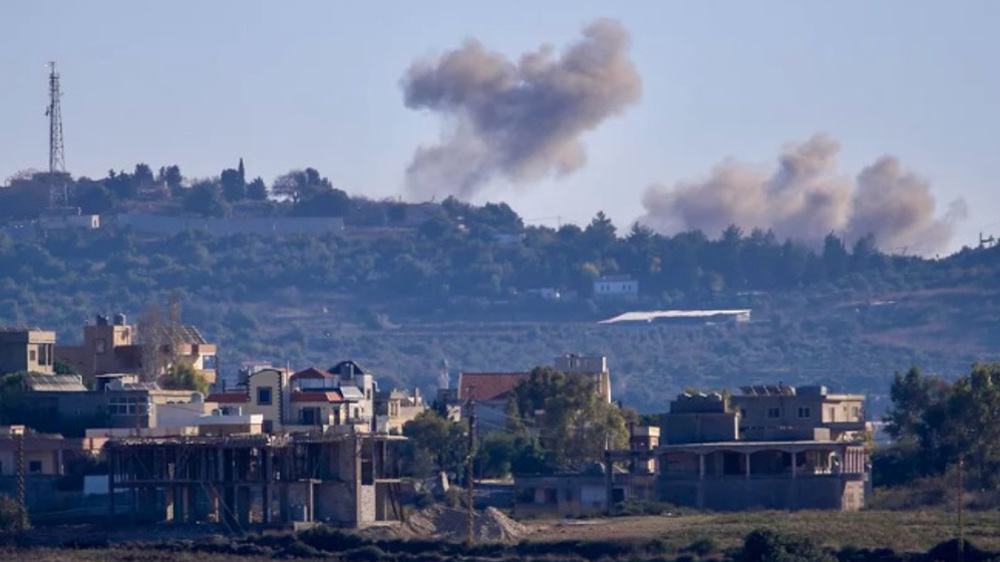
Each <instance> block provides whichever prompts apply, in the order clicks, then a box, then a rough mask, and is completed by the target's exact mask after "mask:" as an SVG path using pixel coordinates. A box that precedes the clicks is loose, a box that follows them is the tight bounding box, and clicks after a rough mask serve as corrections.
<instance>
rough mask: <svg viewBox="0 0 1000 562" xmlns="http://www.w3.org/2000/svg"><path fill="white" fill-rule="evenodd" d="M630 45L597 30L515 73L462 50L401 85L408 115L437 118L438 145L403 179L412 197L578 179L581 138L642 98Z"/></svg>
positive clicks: (419, 155)
mask: <svg viewBox="0 0 1000 562" xmlns="http://www.w3.org/2000/svg"><path fill="white" fill-rule="evenodd" d="M629 44H630V39H629V35H628V33H627V32H626V31H625V29H624V28H623V27H622V26H621V25H620V24H619V23H617V22H615V21H612V20H599V21H597V22H595V23H593V24H591V25H590V26H588V27H587V28H585V29H584V31H583V39H581V40H580V41H579V42H577V43H575V44H573V45H572V46H570V47H569V48H568V49H567V50H565V51H564V52H563V53H561V54H560V55H557V53H556V52H555V49H554V48H553V47H552V46H551V45H543V46H542V47H540V48H539V49H538V50H537V51H534V52H529V53H525V54H523V55H522V56H521V57H520V59H519V60H518V61H517V62H516V63H515V62H513V61H510V60H508V59H507V58H506V57H504V56H503V55H502V54H500V53H497V52H492V51H488V50H487V49H486V48H485V47H483V45H482V44H480V43H479V42H477V41H474V40H469V41H467V42H466V43H465V44H464V45H463V46H462V47H461V48H459V49H456V50H453V51H449V52H446V53H445V54H443V55H442V56H440V57H439V58H437V59H435V60H424V61H419V62H416V63H414V64H413V65H412V66H411V67H410V68H409V70H408V71H407V72H406V74H405V76H404V77H403V79H402V87H403V92H404V95H405V101H406V106H407V107H408V108H410V109H426V110H429V111H432V112H435V113H438V114H440V115H442V116H443V117H444V120H445V127H444V129H445V130H444V131H443V134H442V139H441V141H440V143H439V144H436V145H433V146H421V147H419V148H418V149H417V151H416V153H415V154H414V157H413V161H412V162H411V163H410V165H409V167H408V168H407V170H406V182H407V188H408V189H409V190H410V191H411V192H412V193H414V194H416V195H420V196H429V195H434V194H454V195H458V196H459V197H463V198H468V197H470V196H471V195H473V194H475V193H476V192H477V191H478V190H479V189H481V188H482V187H483V186H484V185H485V184H486V183H487V182H489V181H490V180H491V179H493V178H494V177H502V178H504V179H507V180H510V181H513V182H521V183H523V182H531V181H537V180H539V179H542V178H545V177H548V176H550V175H553V174H554V175H555V176H556V177H561V176H565V175H567V174H570V173H572V172H574V171H576V170H578V169H579V168H580V167H581V166H583V164H584V163H585V162H586V160H587V154H586V151H585V150H584V147H583V144H582V143H581V140H580V137H581V136H582V135H583V134H584V133H586V132H587V131H590V130H592V129H594V128H596V127H597V126H598V125H600V124H601V122H603V121H604V120H605V119H607V118H609V117H611V116H614V115H617V114H619V113H621V112H623V111H624V110H625V109H626V108H627V107H629V106H630V105H633V104H635V103H636V102H638V101H639V99H640V98H641V96H642V80H641V79H640V77H639V74H638V72H636V69H635V66H634V65H633V64H632V62H631V61H630V60H629V58H628V50H629Z"/></svg>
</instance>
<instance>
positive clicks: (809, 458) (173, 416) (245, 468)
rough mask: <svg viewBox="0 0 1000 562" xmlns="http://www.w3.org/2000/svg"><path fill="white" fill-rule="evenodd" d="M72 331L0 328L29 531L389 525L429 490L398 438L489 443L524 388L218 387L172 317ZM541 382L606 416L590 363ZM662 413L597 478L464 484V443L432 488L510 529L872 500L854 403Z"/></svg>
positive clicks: (243, 380)
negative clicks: (182, 375)
mask: <svg viewBox="0 0 1000 562" xmlns="http://www.w3.org/2000/svg"><path fill="white" fill-rule="evenodd" d="M82 329H83V334H82V343H81V344H80V345H72V346H64V345H59V344H58V343H57V341H56V335H55V333H54V332H51V331H45V330H42V329H37V328H30V327H4V328H3V329H2V330H0V373H3V374H12V373H23V374H24V375H23V377H22V378H21V379H20V381H21V382H20V385H21V388H20V389H18V391H19V394H18V396H20V407H21V410H22V412H23V413H24V415H25V416H26V419H25V423H23V424H16V425H9V426H7V427H2V428H0V494H6V495H8V496H10V497H12V498H14V499H16V501H17V502H18V503H19V504H20V505H21V506H23V508H24V509H26V512H27V514H28V516H29V518H30V520H31V521H33V522H34V523H35V524H45V523H46V522H52V523H56V522H63V521H76V520H90V521H92V520H94V519H95V518H105V519H106V520H108V521H115V520H118V519H122V520H127V521H130V522H133V523H142V524H195V523H214V524H218V525H221V526H223V527H224V528H225V529H228V530H230V531H232V532H237V531H240V532H242V531H245V530H246V529H249V528H255V527H260V528H267V527H282V526H291V527H294V526H301V525H308V524H313V523H325V524H328V525H333V526H337V527H343V528H365V527H371V526H379V525H390V526H391V525H392V524H399V523H401V522H403V521H404V520H405V519H406V518H407V517H408V514H410V513H413V507H412V505H408V504H411V503H412V497H413V490H414V486H418V487H419V486H421V485H425V484H426V483H425V482H422V481H420V480H419V479H414V478H411V477H409V476H408V471H407V467H405V466H403V461H402V460H401V459H402V453H403V451H404V450H405V447H406V446H407V442H408V438H407V437H406V435H405V433H406V432H405V429H404V428H405V427H406V425H407V424H408V423H410V422H413V420H416V419H418V418H419V417H420V416H421V415H423V414H424V412H425V411H428V410H430V409H434V410H436V411H438V412H440V413H441V415H442V416H444V417H447V419H448V420H450V421H451V422H456V423H459V424H463V425H462V427H464V428H466V429H465V432H466V434H467V436H468V438H469V442H470V443H475V442H476V440H478V439H483V438H485V437H487V436H488V435H489V434H490V432H494V431H503V430H504V429H503V428H504V427H506V425H507V418H509V417H510V415H511V414H510V410H509V402H510V400H511V397H512V396H513V394H514V393H515V391H516V389H517V388H518V386H519V385H522V384H524V383H526V382H527V381H529V380H531V377H532V373H531V372H513V371H502V370H498V371H495V372H464V371H460V372H458V373H457V376H453V375H452V373H450V372H448V371H447V370H446V369H444V370H442V372H440V373H437V377H438V388H437V393H436V395H435V396H434V397H432V398H427V397H425V396H424V395H423V394H422V393H421V391H420V389H419V388H415V389H395V388H383V387H380V385H379V381H378V376H377V374H376V373H372V372H370V371H368V370H366V369H365V367H364V366H363V365H359V364H358V363H357V362H355V361H352V360H350V359H344V360H338V361H331V366H322V367H321V366H302V367H298V368H294V369H293V368H291V366H289V365H286V366H282V367H278V366H274V365H271V364H268V363H264V362H259V361H255V362H246V363H245V364H243V365H242V367H241V368H240V371H239V379H238V380H237V381H236V382H235V383H231V382H227V381H224V380H221V378H220V377H219V372H220V366H219V361H218V359H217V357H218V351H219V350H218V346H216V345H215V344H212V343H210V342H208V341H206V339H205V338H204V337H203V336H202V335H201V333H200V332H199V330H198V329H197V328H196V327H194V326H189V325H184V324H181V323H179V322H177V321H176V319H172V320H171V321H162V322H158V323H150V322H143V323H140V324H139V325H131V324H130V323H129V322H128V319H127V317H126V316H125V315H123V314H117V315H114V316H113V317H111V318H109V317H107V316H104V315H98V316H96V317H95V319H94V320H93V321H92V322H91V323H88V324H87V325H85V326H83V327H82ZM57 364H58V365H59V366H60V370H62V371H65V370H66V369H67V367H69V369H71V370H72V372H73V374H65V373H63V374H58V373H57V370H56V365H57ZM180 364H183V365H185V366H186V368H187V371H188V372H191V371H193V372H194V373H196V374H197V377H198V378H199V379H200V380H203V381H204V382H205V383H207V384H208V385H209V389H207V391H206V389H204V388H203V389H201V390H195V389H192V388H178V384H177V381H176V380H172V379H168V376H167V375H168V373H171V372H175V371H176V369H174V367H175V366H176V365H180ZM497 367H498V368H500V369H502V368H503V367H504V366H503V365H498V366H497ZM548 367H550V368H551V369H553V370H554V371H556V372H559V373H562V374H563V375H564V376H565V377H566V378H567V379H573V380H577V381H585V382H586V384H587V385H588V388H590V389H591V391H590V392H592V393H593V395H594V397H595V399H596V400H598V401H599V402H601V403H603V404H606V405H608V406H610V407H612V408H621V407H623V405H621V404H618V403H617V402H615V400H614V397H613V396H612V395H611V391H612V384H611V381H612V370H611V366H610V365H609V361H608V358H607V357H603V356H581V355H575V354H566V355H562V356H559V357H555V358H554V360H553V361H552V364H551V365H549V366H548ZM453 379H454V380H453ZM664 411H665V414H664V415H663V416H662V417H661V420H662V421H661V423H659V424H658V425H641V424H638V423H636V422H631V423H629V427H628V440H627V446H625V447H618V448H616V447H614V446H612V445H611V444H610V442H609V443H607V444H606V446H605V448H604V453H603V459H601V460H602V462H592V463H588V464H586V465H581V466H554V467H547V469H546V470H544V471H532V472H517V471H513V473H512V474H510V475H509V477H507V478H504V479H501V480H497V479H489V480H488V481H487V480H485V479H481V480H479V481H477V478H476V477H475V475H474V474H473V473H472V469H471V466H472V463H473V457H474V456H475V446H474V445H473V446H472V447H471V448H470V451H472V453H471V454H469V455H468V458H467V459H466V463H467V464H468V465H469V467H470V468H469V472H468V473H467V474H464V475H463V474H440V475H439V476H437V477H435V478H433V479H432V480H435V481H436V484H435V486H434V487H433V488H435V489H436V491H438V492H440V491H442V490H447V489H448V488H450V487H451V488H456V489H457V487H458V486H461V487H462V488H463V489H465V490H466V492H467V493H468V494H469V495H468V496H467V498H471V501H469V500H468V499H466V500H465V503H466V506H467V507H469V506H474V507H475V508H476V509H486V508H496V509H500V510H503V511H504V512H506V513H508V514H509V515H510V516H512V517H513V518H514V519H517V520H525V519H543V518H548V519H552V518H577V517H589V516H602V515H604V514H611V513H612V512H613V511H614V510H615V509H616V508H617V507H620V506H622V505H624V504H628V503H634V502H646V503H662V504H670V505H676V506H688V507H691V508H696V509H708V510H718V511H746V510H761V509H776V510H837V511H856V510H860V509H862V508H864V507H865V505H866V501H867V499H868V498H869V497H870V495H871V493H872V491H871V486H872V481H871V463H870V460H869V454H870V452H871V436H872V424H871V422H870V421H869V420H867V419H866V415H865V397H864V396H863V395H860V394H840V393H834V392H831V391H830V390H829V389H827V388H826V387H823V386H799V387H793V386H789V385H784V384H780V383H776V384H767V385H760V386H748V387H745V388H741V389H738V390H737V391H736V392H734V393H733V394H731V395H729V394H728V393H718V392H711V393H701V392H685V393H682V394H680V395H679V396H677V397H676V399H675V400H673V401H672V402H671V403H670V404H669V405H664ZM537 416H544V412H536V417H537ZM53 429H57V430H61V431H58V432H57V431H53ZM473 488H475V494H473Z"/></svg>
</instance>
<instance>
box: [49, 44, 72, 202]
mask: <svg viewBox="0 0 1000 562" xmlns="http://www.w3.org/2000/svg"><path fill="white" fill-rule="evenodd" d="M48 66H49V107H48V108H47V109H46V110H45V115H46V116H47V117H48V118H49V203H50V206H51V207H58V206H65V205H69V193H68V192H67V186H66V154H65V149H64V148H63V128H62V110H61V109H60V108H59V98H60V97H62V92H61V91H60V89H59V73H57V72H56V63H55V62H49V65H48Z"/></svg>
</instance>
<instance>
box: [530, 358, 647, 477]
mask: <svg viewBox="0 0 1000 562" xmlns="http://www.w3.org/2000/svg"><path fill="white" fill-rule="evenodd" d="M514 400H515V402H516V405H515V407H516V411H518V412H521V413H522V417H523V419H524V420H526V421H527V422H528V423H530V424H531V425H534V426H535V428H536V429H537V430H538V432H539V435H540V440H541V443H542V445H543V447H544V449H545V452H546V459H547V461H548V464H549V465H550V466H562V465H579V464H583V463H587V462H593V461H601V460H603V458H604V451H605V449H606V448H608V447H623V446H625V444H626V440H627V438H628V431H627V428H626V424H625V418H624V416H623V415H622V412H621V410H619V409H618V407H616V406H614V405H612V404H608V403H607V402H606V401H605V400H604V399H603V398H602V397H601V396H600V394H598V392H597V389H596V388H595V383H594V381H593V380H592V379H591V378H590V377H588V376H586V375H567V374H565V373H562V372H560V371H557V370H555V369H553V368H551V367H536V368H535V369H534V370H532V371H531V375H530V377H529V378H528V380H526V381H524V382H522V383H521V384H519V385H518V386H517V388H516V389H515V391H514ZM539 412H544V415H542V416H538V415H537V414H538V413H539ZM517 421H518V422H519V423H520V422H521V420H517ZM512 429H516V426H512Z"/></svg>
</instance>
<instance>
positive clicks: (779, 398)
mask: <svg viewBox="0 0 1000 562" xmlns="http://www.w3.org/2000/svg"><path fill="white" fill-rule="evenodd" d="M820 390H821V389H820V388H819V387H803V388H802V389H799V391H796V389H794V388H793V387H785V386H781V385H779V386H776V387H752V388H750V387H748V388H747V389H744V394H743V395H740V396H738V397H733V399H732V404H729V403H727V400H726V398H725V397H723V396H721V395H719V394H711V395H701V394H694V395H692V394H682V395H680V396H678V397H677V399H676V400H674V401H673V402H671V404H670V412H669V414H668V415H667V416H666V420H665V421H664V429H665V437H666V442H665V443H663V444H661V445H660V446H659V447H657V448H656V451H655V454H656V460H657V471H658V475H659V485H660V493H659V495H660V499H661V500H662V501H666V502H669V503H674V504H677V505H688V506H693V507H697V508H699V509H703V508H707V509H715V510H746V509H791V510H795V509H837V510H857V509H861V508H862V507H864V505H865V500H866V497H867V495H868V494H869V488H870V477H871V474H870V463H869V459H868V450H867V448H866V446H865V443H864V433H865V432H864V430H863V429H859V428H863V427H864V423H863V420H862V419H860V417H859V416H861V413H862V412H863V407H862V406H863V404H862V403H860V402H857V401H856V400H855V398H857V397H856V396H852V395H827V394H826V393H825V391H823V392H821V391H820ZM827 396H829V397H830V398H829V399H828V398H827ZM855 405H857V407H858V411H857V413H855V412H854V410H853V408H854V407H855ZM818 406H819V407H834V408H837V409H838V410H837V412H836V413H835V415H836V414H843V412H844V408H846V409H847V410H846V411H847V412H848V413H849V415H851V416H853V419H852V421H850V422H845V423H848V425H838V423H839V422H834V421H827V420H826V419H825V415H824V416H820V415H819V412H818V411H817V410H813V409H812V408H816V407H818ZM789 408H790V409H791V412H792V413H791V415H790V416H788V415H786V412H785V410H786V409H789ZM814 411H816V412H817V415H812V414H813V412H814Z"/></svg>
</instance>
